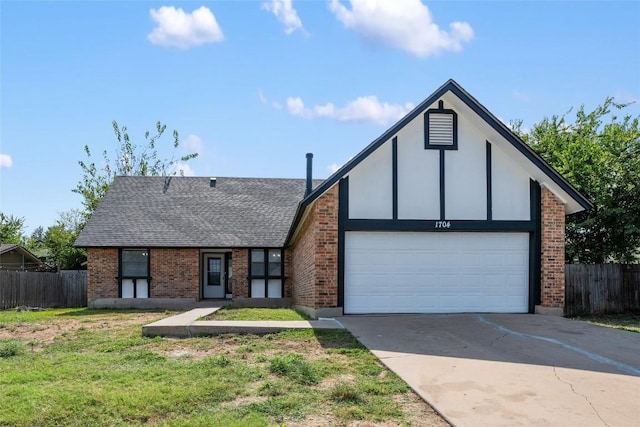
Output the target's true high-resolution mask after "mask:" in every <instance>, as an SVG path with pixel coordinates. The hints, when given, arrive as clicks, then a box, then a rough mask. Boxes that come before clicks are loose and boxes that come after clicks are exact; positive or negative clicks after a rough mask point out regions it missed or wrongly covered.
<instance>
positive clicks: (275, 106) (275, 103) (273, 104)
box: [271, 101, 282, 110]
mask: <svg viewBox="0 0 640 427" xmlns="http://www.w3.org/2000/svg"><path fill="white" fill-rule="evenodd" d="M271 106H272V107H273V108H275V109H276V110H282V104H280V103H279V102H278V101H273V102H272V103H271Z"/></svg>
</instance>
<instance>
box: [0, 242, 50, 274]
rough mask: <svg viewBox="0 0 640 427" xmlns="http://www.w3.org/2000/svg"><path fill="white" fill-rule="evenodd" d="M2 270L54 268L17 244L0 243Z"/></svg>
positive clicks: (43, 269) (0, 264)
mask: <svg viewBox="0 0 640 427" xmlns="http://www.w3.org/2000/svg"><path fill="white" fill-rule="evenodd" d="M0 270H4V271H52V270H53V268H52V267H51V266H50V265H48V264H46V263H45V262H44V261H42V260H41V259H40V258H38V257H37V256H36V255H34V254H32V253H31V252H30V251H28V250H27V249H25V248H23V247H22V246H20V245H16V244H7V243H3V244H0Z"/></svg>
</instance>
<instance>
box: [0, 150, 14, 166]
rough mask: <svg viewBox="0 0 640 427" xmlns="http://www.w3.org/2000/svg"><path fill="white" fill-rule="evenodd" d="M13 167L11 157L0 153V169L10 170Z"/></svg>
mask: <svg viewBox="0 0 640 427" xmlns="http://www.w3.org/2000/svg"><path fill="white" fill-rule="evenodd" d="M11 166H13V160H12V159H11V156H10V155H8V154H2V153H0V168H10V167H11Z"/></svg>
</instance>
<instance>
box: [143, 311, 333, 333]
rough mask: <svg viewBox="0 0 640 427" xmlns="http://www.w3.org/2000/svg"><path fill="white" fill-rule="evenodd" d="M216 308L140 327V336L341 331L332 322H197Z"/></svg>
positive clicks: (322, 320)
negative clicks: (309, 330) (317, 330)
mask: <svg viewBox="0 0 640 427" xmlns="http://www.w3.org/2000/svg"><path fill="white" fill-rule="evenodd" d="M219 309H220V307H209V308H196V309H193V310H190V311H187V312H185V313H181V314H178V315H176V316H171V317H167V318H166V319H161V320H158V321H157V322H153V323H150V324H148V325H144V326H143V327H142V335H144V336H147V337H157V336H164V337H176V338H189V337H196V336H203V335H220V334H270V333H275V332H280V331H283V330H287V329H344V327H343V326H342V324H341V323H340V322H338V321H337V320H335V319H321V320H309V321H307V320H293V321H281V320H260V321H256V320H251V321H243V320H198V319H200V318H202V317H205V316H208V315H210V314H212V313H215V312H216V311H217V310H219Z"/></svg>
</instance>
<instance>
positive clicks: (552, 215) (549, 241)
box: [540, 187, 565, 308]
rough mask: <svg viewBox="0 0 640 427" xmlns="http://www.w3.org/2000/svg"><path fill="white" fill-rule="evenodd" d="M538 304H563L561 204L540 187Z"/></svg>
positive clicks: (549, 305) (558, 305)
mask: <svg viewBox="0 0 640 427" xmlns="http://www.w3.org/2000/svg"><path fill="white" fill-rule="evenodd" d="M541 221H542V247H541V249H542V251H541V252H542V259H541V271H540V282H541V283H540V289H541V292H540V293H541V295H540V296H541V305H542V306H543V307H559V308H564V245H565V241H564V230H565V212H564V205H563V204H562V202H561V201H560V200H558V198H557V197H556V196H554V195H553V193H552V192H551V191H549V190H548V189H547V188H545V187H543V188H542V218H541Z"/></svg>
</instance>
